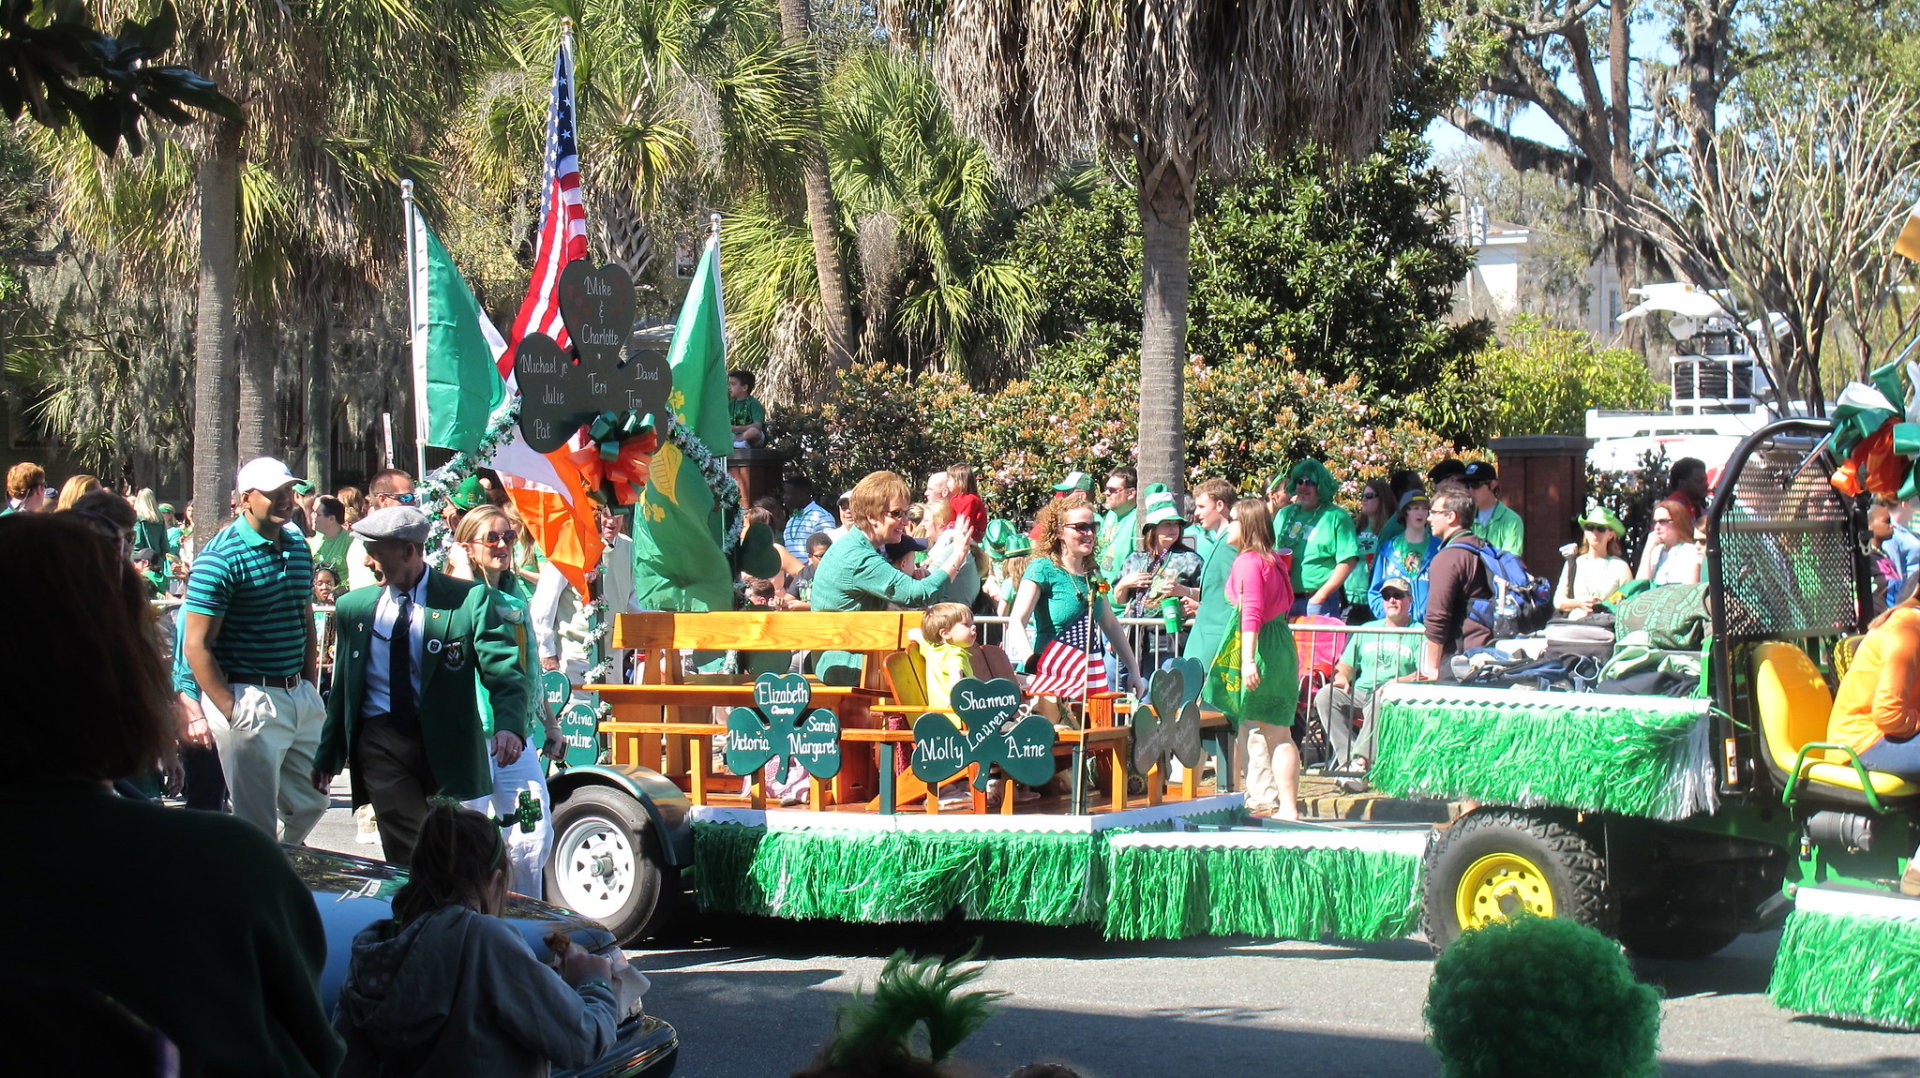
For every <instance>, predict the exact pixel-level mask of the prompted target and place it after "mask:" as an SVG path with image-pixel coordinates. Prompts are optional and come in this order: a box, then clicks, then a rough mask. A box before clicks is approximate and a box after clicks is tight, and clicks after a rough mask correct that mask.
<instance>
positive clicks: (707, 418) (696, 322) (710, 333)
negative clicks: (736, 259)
mask: <svg viewBox="0 0 1920 1078" xmlns="http://www.w3.org/2000/svg"><path fill="white" fill-rule="evenodd" d="M726 331H727V316H726V307H725V305H723V304H722V303H721V300H720V241H719V239H717V238H715V239H710V240H708V241H707V250H706V253H704V254H702V255H701V256H700V268H699V269H697V270H695V271H694V274H693V285H692V287H690V288H688V289H687V300H686V302H685V303H682V304H681V305H680V321H679V323H678V324H676V325H675V327H674V331H673V345H672V346H671V347H670V348H669V350H668V352H667V364H668V365H669V366H671V367H672V368H673V395H672V396H671V397H670V398H668V399H669V400H670V401H671V402H672V403H673V410H674V411H675V412H678V413H679V414H680V420H681V422H683V423H685V424H686V425H687V426H689V427H691V428H693V433H694V434H696V435H699V437H700V440H701V441H702V442H705V443H706V445H707V451H708V452H710V453H712V454H713V455H714V456H716V457H724V456H726V455H727V454H728V453H730V452H732V451H733V425H732V423H730V422H729V421H728V419H727V342H726Z"/></svg>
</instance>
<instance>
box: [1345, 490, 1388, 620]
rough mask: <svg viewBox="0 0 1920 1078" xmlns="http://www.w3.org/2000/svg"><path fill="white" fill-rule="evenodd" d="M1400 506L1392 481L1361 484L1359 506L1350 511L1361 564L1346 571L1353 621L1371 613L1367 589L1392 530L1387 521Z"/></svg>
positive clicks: (1369, 589)
mask: <svg viewBox="0 0 1920 1078" xmlns="http://www.w3.org/2000/svg"><path fill="white" fill-rule="evenodd" d="M1399 508H1400V503H1399V502H1398V501H1397V500H1395V497H1394V493H1393V484H1391V483H1389V482H1387V481H1386V480H1384V479H1369V480H1367V483H1366V485H1365V486H1363V487H1361V488H1360V507H1359V508H1358V509H1355V510H1354V511H1353V538H1354V542H1356V543H1357V544H1359V547H1360V564H1358V565H1356V566H1354V567H1353V571H1352V572H1350V573H1348V574H1347V607H1348V610H1347V620H1348V621H1349V622H1352V623H1353V624H1355V625H1358V624H1360V623H1361V622H1363V621H1366V620H1368V619H1369V618H1371V617H1372V616H1373V608H1372V605H1371V603H1370V602H1369V601H1368V593H1369V592H1370V591H1372V590H1373V570H1374V565H1375V563H1376V561H1377V560H1378V559H1377V557H1376V556H1377V555H1378V554H1379V553H1380V548H1381V547H1382V546H1383V545H1385V543H1386V541H1387V539H1388V538H1389V537H1390V536H1392V535H1393V534H1394V531H1393V529H1392V528H1391V527H1389V525H1390V524H1392V522H1393V519H1394V514H1395V513H1396V512H1397V511H1398V510H1399Z"/></svg>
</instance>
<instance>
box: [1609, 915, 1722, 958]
mask: <svg viewBox="0 0 1920 1078" xmlns="http://www.w3.org/2000/svg"><path fill="white" fill-rule="evenodd" d="M1739 938H1740V933H1739V932H1738V931H1737V930H1735V929H1731V928H1721V927H1718V926H1714V925H1708V924H1704V923H1702V922H1699V921H1696V920H1691V919H1688V918H1686V917H1682V916H1680V915H1678V914H1676V913H1674V912H1673V910H1672V908H1671V907H1667V906H1656V907H1652V908H1645V907H1642V908H1638V909H1636V908H1635V907H1634V906H1633V905H1632V904H1628V905H1627V906H1625V907H1624V908H1623V909H1621V911H1620V942H1621V943H1623V944H1625V945H1626V948H1627V950H1629V951H1631V952H1633V953H1634V954H1635V955H1637V956H1638V957H1641V958H1671V959H1680V960H1692V959H1696V958H1706V957H1707V956H1709V955H1712V954H1716V953H1718V952H1719V951H1721V950H1723V949H1725V948H1726V946H1727V945H1728V944H1730V943H1732V942H1733V941H1734V940H1737V939H1739Z"/></svg>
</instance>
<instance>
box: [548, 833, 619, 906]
mask: <svg viewBox="0 0 1920 1078" xmlns="http://www.w3.org/2000/svg"><path fill="white" fill-rule="evenodd" d="M553 863H554V869H555V871H554V877H555V880H554V882H555V883H556V884H557V885H558V889H559V891H560V895H559V898H560V901H561V902H562V903H563V904H564V905H566V906H567V907H568V908H569V909H572V910H573V911H574V912H576V913H581V914H584V915H586V916H588V917H591V918H593V919H594V920H596V921H608V920H612V919H613V917H614V915H615V914H618V913H619V912H620V909H621V907H622V906H625V905H626V904H627V900H628V899H629V898H631V897H632V895H633V886H634V878H635V871H634V859H633V837H632V836H631V835H629V834H627V831H626V829H625V828H622V827H616V826H614V825H613V824H612V823H610V822H608V821H606V820H602V819H597V818H589V819H585V820H581V821H580V822H579V823H576V824H574V825H573V826H572V827H569V828H567V831H566V833H565V834H564V835H562V836H560V842H559V846H558V848H557V849H556V850H555V851H554V859H553Z"/></svg>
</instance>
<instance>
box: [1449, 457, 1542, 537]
mask: <svg viewBox="0 0 1920 1078" xmlns="http://www.w3.org/2000/svg"><path fill="white" fill-rule="evenodd" d="M1460 478H1461V480H1462V481H1463V482H1465V483H1466V484H1467V492H1468V493H1470V494H1472V495H1473V509H1474V514H1473V534H1475V535H1477V536H1479V537H1480V538H1482V539H1485V540H1486V541H1487V542H1489V543H1491V544H1493V546H1494V547H1495V548H1496V549H1499V550H1504V551H1506V552H1507V553H1509V554H1522V555H1524V554H1525V553H1526V546H1527V523H1526V521H1524V520H1521V519H1520V514H1518V513H1516V512H1514V511H1513V510H1512V509H1510V508H1508V507H1507V503H1505V502H1503V501H1501V500H1500V473H1499V472H1497V471H1495V470H1494V467H1493V462H1492V461H1490V460H1476V461H1474V462H1473V463H1471V464H1469V465H1467V470H1466V471H1465V472H1463V473H1461V476H1460Z"/></svg>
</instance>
